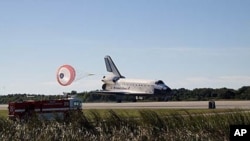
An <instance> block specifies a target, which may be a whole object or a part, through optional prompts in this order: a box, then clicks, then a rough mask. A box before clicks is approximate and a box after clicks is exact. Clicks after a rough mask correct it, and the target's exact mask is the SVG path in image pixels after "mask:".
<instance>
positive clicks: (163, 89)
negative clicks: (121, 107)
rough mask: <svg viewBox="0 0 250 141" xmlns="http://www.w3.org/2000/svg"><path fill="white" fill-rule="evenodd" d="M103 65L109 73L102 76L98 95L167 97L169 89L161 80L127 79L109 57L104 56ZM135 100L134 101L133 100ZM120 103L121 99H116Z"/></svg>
mask: <svg viewBox="0 0 250 141" xmlns="http://www.w3.org/2000/svg"><path fill="white" fill-rule="evenodd" d="M104 60H105V65H106V69H107V71H108V72H109V73H110V74H108V75H106V76H103V79H102V82H103V83H104V84H103V85H102V90H101V91H98V93H102V94H115V95H131V96H135V98H136V96H150V95H152V96H158V97H167V96H169V93H168V92H169V91H171V89H170V88H169V87H168V86H167V85H166V84H164V82H163V81H162V80H143V79H127V78H125V77H124V76H122V75H121V73H120V72H119V70H118V69H117V67H116V65H115V64H114V62H113V60H112V59H111V57H110V56H105V57H104ZM135 100H136V99H135ZM118 102H121V99H118Z"/></svg>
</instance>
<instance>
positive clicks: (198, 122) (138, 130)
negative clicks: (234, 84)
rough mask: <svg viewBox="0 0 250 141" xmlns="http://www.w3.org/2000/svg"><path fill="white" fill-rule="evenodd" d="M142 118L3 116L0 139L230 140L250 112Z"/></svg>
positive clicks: (151, 114) (94, 113)
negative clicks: (232, 131) (21, 119)
mask: <svg viewBox="0 0 250 141" xmlns="http://www.w3.org/2000/svg"><path fill="white" fill-rule="evenodd" d="M139 115H140V116H139V117H131V116H129V113H126V112H124V113H119V114H118V113H117V112H114V111H113V110H110V111H108V112H106V113H105V114H104V115H101V114H100V113H98V112H97V111H90V112H89V113H88V114H80V115H79V114H77V115H74V114H72V116H71V117H69V120H67V121H62V120H61V119H56V120H54V121H46V120H43V121H41V120H37V119H35V118H34V119H31V120H29V121H28V122H25V123H23V122H13V121H9V120H7V119H6V118H3V117H0V140H2V141H8V140H21V141H32V140H34V141H46V140H53V141H59V140H60V141H67V140H75V141H82V140H84V141H88V140H89V141H92V140H100V141H106V140H114V141H116V140H126V141H127V140H131V141H137V140H138V141H147V140H148V141H152V140H156V141H157V140H169V141H176V140H192V141H193V140H199V141H202V140H215V141H216V140H218V141H219V140H220V141H221V140H229V132H230V131H229V126H230V125H233V124H250V113H249V112H240V111H238V110H233V111H231V112H228V113H222V114H220V113H210V114H206V113H204V114H201V113H199V114H195V113H189V112H186V113H185V114H180V113H170V114H168V115H166V114H161V113H157V112H154V111H152V110H140V111H139Z"/></svg>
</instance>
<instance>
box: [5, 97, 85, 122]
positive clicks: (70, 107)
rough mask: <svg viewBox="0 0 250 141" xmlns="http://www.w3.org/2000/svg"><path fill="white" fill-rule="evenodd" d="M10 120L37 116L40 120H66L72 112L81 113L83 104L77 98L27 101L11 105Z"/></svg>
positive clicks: (11, 103)
mask: <svg viewBox="0 0 250 141" xmlns="http://www.w3.org/2000/svg"><path fill="white" fill-rule="evenodd" d="M8 109H9V119H11V120H26V119H29V118H30V117H32V116H34V115H36V117H37V118H38V119H47V120H51V119H55V118H56V117H58V118H61V119H65V117H67V116H68V114H70V112H75V111H77V112H81V111H82V102H81V100H80V99H77V98H66V99H59V100H40V101H34V100H27V101H22V102H10V103H9V107H8Z"/></svg>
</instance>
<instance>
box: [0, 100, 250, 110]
mask: <svg viewBox="0 0 250 141" xmlns="http://www.w3.org/2000/svg"><path fill="white" fill-rule="evenodd" d="M215 105H216V109H234V108H242V109H243V108H244V109H250V101H215ZM7 107H8V105H0V110H7ZM146 108H147V109H154V108H155V109H164V108H165V109H166V108H167V109H208V101H181V102H174V101H169V102H133V103H125V102H124V103H83V109H146Z"/></svg>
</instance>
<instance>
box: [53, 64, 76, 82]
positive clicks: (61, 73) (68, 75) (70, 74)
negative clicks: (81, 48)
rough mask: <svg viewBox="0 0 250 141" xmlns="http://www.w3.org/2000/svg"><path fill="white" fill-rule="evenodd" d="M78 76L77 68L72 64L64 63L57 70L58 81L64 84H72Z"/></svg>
mask: <svg viewBox="0 0 250 141" xmlns="http://www.w3.org/2000/svg"><path fill="white" fill-rule="evenodd" d="M75 77H76V71H75V69H74V68H73V67H72V66H70V65H63V66H61V67H59V69H58V70H57V75H56V78H57V82H58V83H59V84H60V85H62V86H68V85H70V84H71V83H72V82H73V81H74V80H75Z"/></svg>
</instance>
